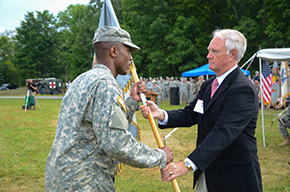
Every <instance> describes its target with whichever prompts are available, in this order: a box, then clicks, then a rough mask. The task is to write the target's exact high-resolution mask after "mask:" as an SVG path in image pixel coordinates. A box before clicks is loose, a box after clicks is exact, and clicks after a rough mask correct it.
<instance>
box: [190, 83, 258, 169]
mask: <svg viewBox="0 0 290 192" xmlns="http://www.w3.org/2000/svg"><path fill="white" fill-rule="evenodd" d="M225 101H226V102H225V105H224V108H223V110H222V112H221V114H220V115H219V118H218V120H217V121H216V123H215V126H214V127H213V129H212V130H211V131H210V132H209V133H208V134H207V136H206V137H205V138H204V140H203V141H202V142H201V143H200V144H199V145H198V146H197V148H196V149H195V150H194V151H193V152H192V153H191V154H190V155H189V156H188V158H189V159H191V160H192V161H193V162H194V163H195V164H196V165H197V167H198V169H199V170H200V171H204V170H205V169H206V168H207V167H208V166H209V164H210V163H211V162H212V161H213V160H214V159H215V158H217V156H218V155H219V154H221V153H222V152H223V151H224V150H225V149H226V148H227V147H228V146H229V145H231V144H232V143H233V142H234V141H235V140H236V139H237V138H238V137H239V136H240V135H241V134H244V135H245V137H247V138H248V139H250V140H252V141H254V140H255V137H254V131H255V126H256V125H254V124H253V125H251V120H252V119H253V118H254V117H255V115H256V114H257V110H258V107H257V106H258V100H257V96H256V94H255V91H254V89H252V87H250V86H249V85H244V86H243V85H238V86H233V88H232V89H231V90H230V91H229V93H228V94H227V97H226V98H225ZM217 115H218V114H217Z"/></svg>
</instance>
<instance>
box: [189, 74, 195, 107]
mask: <svg viewBox="0 0 290 192" xmlns="http://www.w3.org/2000/svg"><path fill="white" fill-rule="evenodd" d="M189 85H190V86H189V94H188V95H189V102H192V101H193V100H194V99H195V98H196V95H197V86H196V82H195V80H194V79H192V78H191V79H190V82H189Z"/></svg>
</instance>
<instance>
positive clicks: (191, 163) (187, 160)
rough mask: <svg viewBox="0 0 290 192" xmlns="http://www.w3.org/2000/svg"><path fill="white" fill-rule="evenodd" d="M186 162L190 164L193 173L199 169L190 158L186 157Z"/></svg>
mask: <svg viewBox="0 0 290 192" xmlns="http://www.w3.org/2000/svg"><path fill="white" fill-rule="evenodd" d="M184 161H185V162H188V163H189V164H190V166H191V167H192V170H193V171H196V170H197V169H198V168H197V166H196V165H195V164H194V163H193V162H192V161H191V160H190V159H189V158H187V157H186V158H185V160H184Z"/></svg>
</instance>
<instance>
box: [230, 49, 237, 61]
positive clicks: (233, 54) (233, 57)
mask: <svg viewBox="0 0 290 192" xmlns="http://www.w3.org/2000/svg"><path fill="white" fill-rule="evenodd" d="M229 55H230V58H231V60H233V61H235V60H237V57H238V50H237V49H232V50H231V51H230V54H229Z"/></svg>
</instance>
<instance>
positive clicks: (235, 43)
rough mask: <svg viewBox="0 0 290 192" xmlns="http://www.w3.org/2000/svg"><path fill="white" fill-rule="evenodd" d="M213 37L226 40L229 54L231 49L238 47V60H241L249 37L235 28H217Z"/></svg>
mask: <svg viewBox="0 0 290 192" xmlns="http://www.w3.org/2000/svg"><path fill="white" fill-rule="evenodd" d="M213 37H219V38H221V39H223V40H225V41H226V42H225V47H226V49H227V54H229V53H230V51H231V50H233V49H237V51H238V55H237V60H238V61H240V60H241V59H242V58H243V56H244V54H245V52H246V49H247V39H246V38H245V36H244V35H243V34H242V33H241V32H239V31H237V30H234V29H217V30H215V31H214V32H213Z"/></svg>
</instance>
